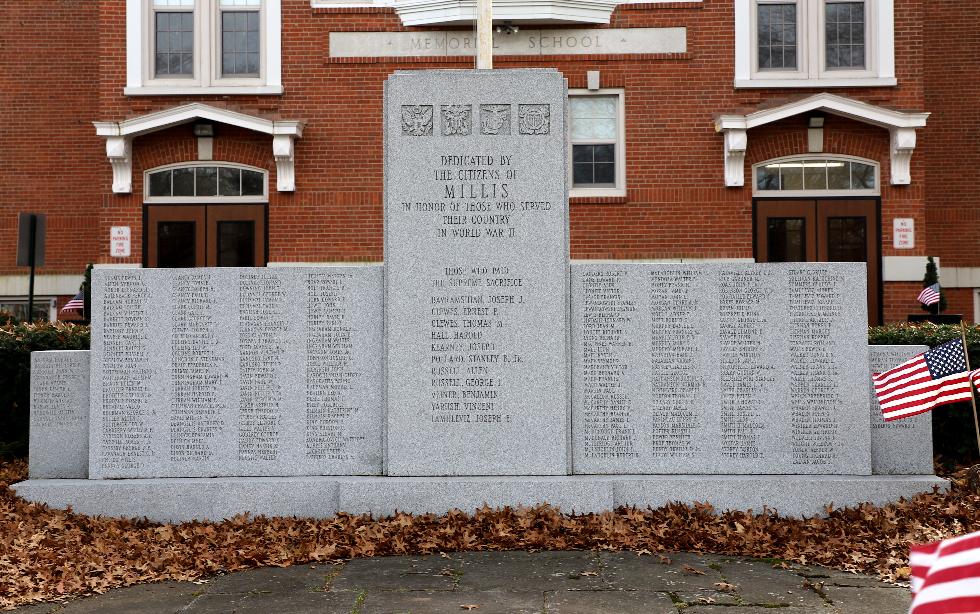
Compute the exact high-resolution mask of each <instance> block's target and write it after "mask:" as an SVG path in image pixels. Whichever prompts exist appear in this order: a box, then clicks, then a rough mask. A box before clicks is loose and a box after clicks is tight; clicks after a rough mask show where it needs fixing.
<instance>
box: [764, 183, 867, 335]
mask: <svg viewBox="0 0 980 614" xmlns="http://www.w3.org/2000/svg"><path fill="white" fill-rule="evenodd" d="M879 210H880V204H879V201H878V199H825V200H821V199H792V200H768V199H757V200H756V201H755V252H756V253H755V259H756V262H865V263H867V265H868V321H869V324H872V325H876V324H880V323H881V320H882V307H881V293H882V285H881V230H880V229H881V223H880V220H879Z"/></svg>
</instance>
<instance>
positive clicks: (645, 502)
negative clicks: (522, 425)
mask: <svg viewBox="0 0 980 614" xmlns="http://www.w3.org/2000/svg"><path fill="white" fill-rule="evenodd" d="M934 487H938V488H940V489H941V490H948V489H949V481H948V480H945V479H942V478H939V477H936V476H934V475H902V476H899V475H888V476H883V475H872V476H864V475H862V476H847V475H843V476H842V475H806V476H798V475H620V476H588V475H574V476H553V477H541V476H508V477H496V476H488V477H380V476H370V477H333V476H302V477H235V478H151V479H150V478H148V479H130V480H68V479H53V480H27V481H24V482H20V483H17V484H14V485H13V489H14V490H15V491H16V492H17V494H18V495H19V496H20V497H23V498H24V499H26V500H28V501H33V502H37V503H45V504H47V505H49V506H51V507H54V508H59V509H65V508H67V507H69V506H70V507H71V508H72V509H73V510H74V511H75V512H78V513H82V514H88V515H102V516H121V517H146V518H149V519H150V520H154V521H158V522H185V521H190V520H221V519H223V518H229V517H232V516H234V515H236V514H241V513H244V512H248V513H250V514H252V515H265V516H300V517H313V518H327V517H330V516H333V515H335V514H336V513H337V512H348V513H352V514H361V513H368V512H369V513H372V514H374V515H376V516H386V515H390V514H393V513H394V512H395V511H396V510H399V511H405V512H411V513H415V514H421V513H428V512H432V513H437V514H441V513H445V512H447V511H449V510H451V509H461V510H463V511H466V512H472V511H473V510H475V509H477V508H479V507H481V506H482V505H483V504H487V505H489V506H490V507H503V506H512V507H514V506H533V505H539V504H543V503H549V504H551V505H554V506H556V507H559V508H560V509H562V510H563V511H565V512H574V513H590V512H602V511H605V510H612V509H615V508H617V507H620V506H635V507H638V508H646V507H647V506H649V507H653V508H656V507H660V506H662V505H665V504H667V503H671V502H674V501H680V502H683V503H694V502H696V501H700V502H707V503H710V504H711V505H713V506H714V507H715V509H716V510H718V511H724V510H728V509H735V510H747V509H752V510H754V511H757V512H758V511H761V510H762V508H763V507H764V506H768V507H769V508H770V509H774V510H776V511H778V512H779V513H780V514H781V515H783V516H797V517H798V516H815V515H821V514H824V513H825V508H826V506H827V505H833V507H835V508H839V507H847V506H854V505H857V504H860V503H863V502H871V503H873V504H875V505H884V504H886V503H889V502H893V501H897V500H898V499H899V498H902V497H905V498H908V497H911V496H913V495H915V494H917V493H921V492H930V491H932V489H933V488H934Z"/></svg>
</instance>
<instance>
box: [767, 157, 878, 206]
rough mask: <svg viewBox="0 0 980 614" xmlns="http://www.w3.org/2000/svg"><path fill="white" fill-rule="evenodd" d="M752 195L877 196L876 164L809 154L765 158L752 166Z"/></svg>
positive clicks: (855, 159)
mask: <svg viewBox="0 0 980 614" xmlns="http://www.w3.org/2000/svg"><path fill="white" fill-rule="evenodd" d="M752 176H753V178H754V181H753V184H752V185H753V188H752V189H753V192H754V193H755V195H756V196H766V195H772V196H815V195H821V196H877V195H879V194H880V193H881V187H880V182H879V169H878V164H877V163H876V162H873V161H872V160H865V159H863V158H854V157H850V156H828V155H826V154H812V155H807V156H791V157H786V158H776V159H774V160H767V161H766V162H761V163H759V164H756V165H754V166H753V167H752Z"/></svg>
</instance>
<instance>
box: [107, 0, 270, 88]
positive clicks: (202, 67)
mask: <svg viewBox="0 0 980 614" xmlns="http://www.w3.org/2000/svg"><path fill="white" fill-rule="evenodd" d="M151 1H152V0H126V87H125V88H124V89H123V94H125V95H126V96H193V95H204V94H210V95H214V94H220V95H236V94H250V95H257V94H258V95H263V94H269V95H277V94H282V93H283V87H282V0H263V2H262V8H261V11H262V13H263V17H262V26H261V40H262V59H261V62H262V64H263V68H262V72H261V75H260V76H259V77H258V78H255V79H229V78H221V76H220V75H219V74H217V69H214V68H211V64H213V62H211V61H210V59H209V58H211V57H212V56H214V57H217V56H218V51H220V48H219V46H218V41H217V40H215V39H217V38H218V29H217V26H216V25H214V24H216V23H217V18H216V13H215V14H214V15H212V13H213V12H214V11H215V10H216V9H214V6H213V5H212V4H210V2H208V1H207V0H202V2H201V6H198V5H197V3H195V6H194V7H193V10H194V11H195V13H199V12H206V13H207V16H206V17H207V18H206V19H205V18H203V17H204V16H203V15H201V16H200V17H202V18H197V19H195V30H199V31H198V32H197V38H198V39H199V44H198V45H196V47H197V48H196V50H195V63H196V67H195V72H196V73H197V74H196V77H195V78H194V79H188V80H178V79H171V80H168V81H163V80H154V78H153V75H152V71H151V66H152V63H151V62H150V59H151V57H152V56H151V54H152V49H153V45H152V40H151V38H152V35H151V29H150V24H151V22H152V12H153V11H152V8H151V5H150V2H151ZM188 10H191V8H190V7H189V8H188ZM212 22H213V23H212Z"/></svg>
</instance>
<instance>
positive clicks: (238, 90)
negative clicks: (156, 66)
mask: <svg viewBox="0 0 980 614" xmlns="http://www.w3.org/2000/svg"><path fill="white" fill-rule="evenodd" d="M282 92H283V88H282V86H281V85H241V86H230V85H225V86H220V85H219V86H213V87H193V86H192V87H188V86H169V85H156V86H154V85H149V86H146V85H144V86H141V87H126V88H123V94H124V95H126V96H208V95H272V96H276V95H280V94H282Z"/></svg>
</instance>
